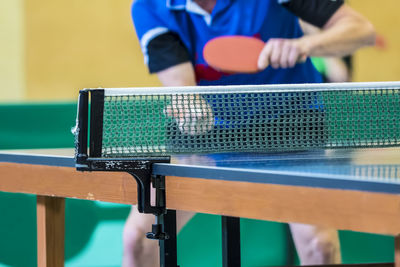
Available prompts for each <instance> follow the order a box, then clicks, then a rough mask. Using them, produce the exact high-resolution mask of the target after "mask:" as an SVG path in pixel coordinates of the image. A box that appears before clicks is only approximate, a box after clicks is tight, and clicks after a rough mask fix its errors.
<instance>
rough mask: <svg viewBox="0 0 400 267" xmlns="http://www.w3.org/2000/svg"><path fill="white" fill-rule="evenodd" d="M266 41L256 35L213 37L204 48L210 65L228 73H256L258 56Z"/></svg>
mask: <svg viewBox="0 0 400 267" xmlns="http://www.w3.org/2000/svg"><path fill="white" fill-rule="evenodd" d="M264 45H265V43H264V42H263V41H262V40H260V39H257V38H254V37H247V36H238V35H234V36H222V37H217V38H214V39H211V40H210V41H208V42H207V44H206V45H205V46H204V49H203V57H204V59H205V61H206V62H207V64H208V65H210V66H211V67H213V68H214V69H216V70H219V71H223V72H227V73H256V72H258V71H260V70H259V69H258V67H257V61H258V56H259V55H260V53H261V50H262V49H263V48H264Z"/></svg>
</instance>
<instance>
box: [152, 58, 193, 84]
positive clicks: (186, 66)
mask: <svg viewBox="0 0 400 267" xmlns="http://www.w3.org/2000/svg"><path fill="white" fill-rule="evenodd" d="M157 76H158V79H159V80H160V81H161V83H162V85H163V86H194V85H196V77H195V73H194V70H193V66H192V63H191V62H185V63H181V64H179V65H175V66H172V67H170V68H168V69H165V70H163V71H160V72H158V73H157Z"/></svg>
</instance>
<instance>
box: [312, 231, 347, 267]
mask: <svg viewBox="0 0 400 267" xmlns="http://www.w3.org/2000/svg"><path fill="white" fill-rule="evenodd" d="M309 249H310V251H309V253H316V254H318V256H317V257H318V258H320V259H321V261H322V263H337V261H338V259H337V256H338V255H340V245H339V242H338V239H337V237H336V236H335V235H331V234H316V235H315V236H314V237H313V238H312V239H311V241H310V248H309ZM339 260H340V259H339Z"/></svg>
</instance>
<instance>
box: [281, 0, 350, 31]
mask: <svg viewBox="0 0 400 267" xmlns="http://www.w3.org/2000/svg"><path fill="white" fill-rule="evenodd" d="M278 3H280V4H282V5H283V6H284V7H285V8H287V9H288V10H289V11H291V12H292V13H293V14H295V15H296V16H298V17H299V18H301V19H302V20H304V21H306V22H308V23H310V24H312V25H314V26H317V27H319V28H322V27H323V26H324V25H325V24H326V23H327V22H328V20H329V19H330V18H331V17H332V16H333V14H335V12H336V11H337V10H338V9H339V8H340V7H341V6H342V5H343V4H344V1H343V0H278Z"/></svg>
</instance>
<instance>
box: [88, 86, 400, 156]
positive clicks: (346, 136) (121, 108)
mask: <svg viewBox="0 0 400 267" xmlns="http://www.w3.org/2000/svg"><path fill="white" fill-rule="evenodd" d="M397 85H399V84H396V86H391V87H387V88H385V86H383V85H379V86H378V87H377V86H372V88H371V86H369V87H368V86H366V87H367V88H364V86H361V85H360V86H359V87H357V86H356V87H354V85H352V86H351V88H349V87H350V86H349V85H346V84H338V85H337V86H333V85H329V86H328V85H323V84H321V85H312V86H311V85H309V86H307V85H302V86H297V87H296V86H293V87H288V88H284V87H283V88H282V87H280V86H275V87H273V86H272V87H271V86H254V87H248V86H247V87H222V88H220V87H216V88H215V90H213V88H208V87H207V88H206V89H201V90H199V87H195V88H188V89H187V90H186V91H185V90H184V89H183V88H175V89H174V88H169V89H165V88H163V89H162V90H156V88H153V89H151V88H148V89H145V88H142V89H138V90H135V89H126V90H124V89H119V90H113V89H110V90H107V89H105V94H104V107H103V108H104V110H103V115H102V118H103V123H102V140H101V153H102V157H129V156H142V155H146V156H160V155H171V154H179V153H216V152H217V153H221V152H233V151H234V152H274V151H296V150H309V149H327V148H355V147H386V146H399V145H400V93H399V92H400V85H399V86H398V87H397ZM324 86H325V87H324ZM96 130H98V129H91V131H96Z"/></svg>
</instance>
